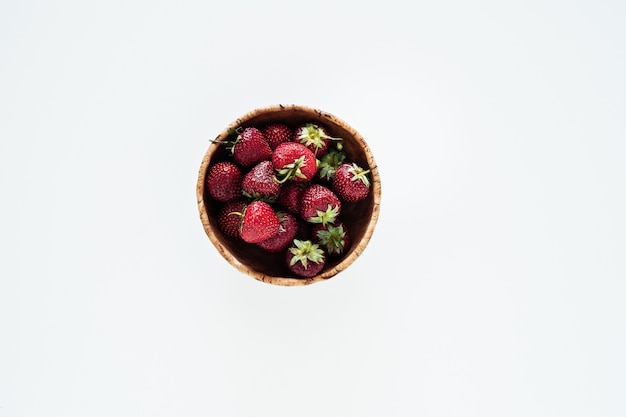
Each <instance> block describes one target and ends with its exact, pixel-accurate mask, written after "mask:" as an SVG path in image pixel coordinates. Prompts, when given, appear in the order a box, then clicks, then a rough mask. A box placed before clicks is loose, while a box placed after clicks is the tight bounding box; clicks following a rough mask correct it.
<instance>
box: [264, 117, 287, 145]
mask: <svg viewBox="0 0 626 417" xmlns="http://www.w3.org/2000/svg"><path fill="white" fill-rule="evenodd" d="M262 132H263V136H265V139H266V140H267V143H269V145H270V148H272V149H276V147H277V146H278V145H280V144H281V143H283V142H291V140H292V139H293V132H292V131H291V129H290V128H289V126H287V125H284V124H282V123H271V124H269V125H267V126H265V127H264V128H263V130H262Z"/></svg>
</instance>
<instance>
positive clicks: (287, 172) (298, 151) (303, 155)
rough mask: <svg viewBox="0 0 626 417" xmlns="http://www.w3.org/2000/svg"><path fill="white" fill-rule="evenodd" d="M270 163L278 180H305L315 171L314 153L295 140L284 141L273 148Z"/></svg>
mask: <svg viewBox="0 0 626 417" xmlns="http://www.w3.org/2000/svg"><path fill="white" fill-rule="evenodd" d="M272 163H273V164H274V169H275V170H276V172H277V173H278V177H279V182H281V183H283V182H285V181H287V180H293V181H297V182H307V181H309V180H310V179H312V178H313V177H314V176H315V173H316V172H317V160H316V159H315V155H313V152H311V151H310V150H309V149H308V148H307V147H306V146H304V145H302V144H301V143H296V142H284V143H281V144H280V145H278V146H277V147H276V149H274V153H273V154H272Z"/></svg>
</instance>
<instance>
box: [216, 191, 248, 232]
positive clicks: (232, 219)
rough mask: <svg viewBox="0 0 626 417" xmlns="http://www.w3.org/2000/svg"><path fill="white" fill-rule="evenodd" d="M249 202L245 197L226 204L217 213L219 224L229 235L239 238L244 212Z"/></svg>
mask: <svg viewBox="0 0 626 417" xmlns="http://www.w3.org/2000/svg"><path fill="white" fill-rule="evenodd" d="M247 204H248V203H247V202H246V200H244V199H243V198H238V199H237V200H234V201H229V202H228V203H226V204H224V205H223V206H222V208H221V209H220V211H219V213H218V215H217V225H218V227H219V229H220V230H221V231H222V233H224V234H225V235H227V236H230V237H236V238H239V229H240V228H241V220H242V216H243V212H244V210H245V208H246V205H247Z"/></svg>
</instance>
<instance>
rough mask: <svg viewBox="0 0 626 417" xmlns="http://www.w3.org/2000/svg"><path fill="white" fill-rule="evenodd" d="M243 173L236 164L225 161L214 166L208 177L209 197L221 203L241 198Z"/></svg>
mask: <svg viewBox="0 0 626 417" xmlns="http://www.w3.org/2000/svg"><path fill="white" fill-rule="evenodd" d="M242 177H243V173H242V172H241V169H240V168H239V167H238V166H237V165H236V164H234V163H232V162H228V161H224V162H218V163H216V164H215V165H213V166H212V167H211V168H210V169H209V172H208V174H207V177H206V188H207V191H208V193H209V195H210V196H211V197H212V198H213V199H215V200H217V201H220V202H226V201H231V200H234V199H236V198H238V197H241V180H242Z"/></svg>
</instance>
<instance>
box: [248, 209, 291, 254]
mask: <svg viewBox="0 0 626 417" xmlns="http://www.w3.org/2000/svg"><path fill="white" fill-rule="evenodd" d="M276 216H278V220H280V228H279V229H278V233H277V234H276V235H274V236H273V237H270V238H269V239H267V240H264V241H262V242H259V243H257V246H259V247H261V248H262V249H265V250H266V251H268V252H272V253H276V252H280V251H282V250H284V249H286V248H287V246H289V245H290V244H291V242H292V241H293V239H294V238H295V237H296V233H297V232H298V219H297V218H296V217H295V216H294V215H293V214H291V213H289V212H286V211H278V212H276Z"/></svg>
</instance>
